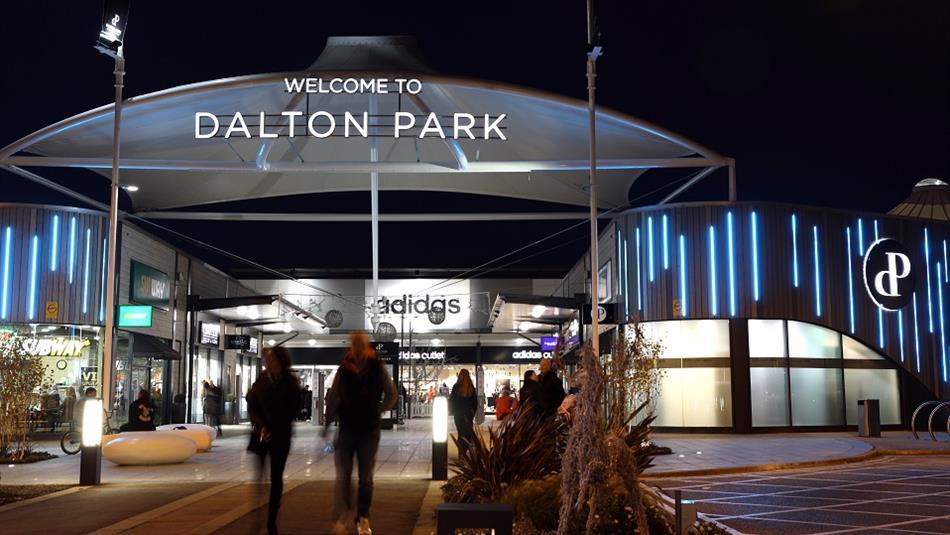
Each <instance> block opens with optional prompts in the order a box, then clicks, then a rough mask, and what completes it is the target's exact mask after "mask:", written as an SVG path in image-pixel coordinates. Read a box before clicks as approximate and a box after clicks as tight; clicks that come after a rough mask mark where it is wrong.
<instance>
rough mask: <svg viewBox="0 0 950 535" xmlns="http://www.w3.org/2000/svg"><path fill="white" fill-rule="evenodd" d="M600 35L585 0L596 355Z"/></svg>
mask: <svg viewBox="0 0 950 535" xmlns="http://www.w3.org/2000/svg"><path fill="white" fill-rule="evenodd" d="M599 41H600V35H599V33H598V31H597V21H596V17H595V15H594V0H587V49H588V50H587V112H588V116H589V122H590V310H591V313H590V316H591V322H590V323H591V325H590V330H591V349H593V351H594V355H595V356H599V355H600V318H598V313H597V304H598V302H599V301H600V298H599V288H598V282H599V281H598V280H597V278H598V268H599V267H600V266H599V265H598V264H599V260H598V256H599V254H598V251H597V238H598V236H597V135H596V124H597V110H596V107H595V105H594V93H595V90H596V79H597V58H598V57H600V55H601V53H602V52H603V48H601V46H600V45H598V44H597V43H598V42H599Z"/></svg>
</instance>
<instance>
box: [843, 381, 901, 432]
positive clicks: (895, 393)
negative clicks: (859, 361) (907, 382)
mask: <svg viewBox="0 0 950 535" xmlns="http://www.w3.org/2000/svg"><path fill="white" fill-rule="evenodd" d="M899 392H900V390H899V387H898V377H897V370H879V369H850V368H849V369H845V370H844V393H845V410H846V412H847V417H848V425H857V424H858V400H859V399H877V400H880V402H881V424H882V425H889V424H897V425H899V424H900V423H901V405H900V395H899Z"/></svg>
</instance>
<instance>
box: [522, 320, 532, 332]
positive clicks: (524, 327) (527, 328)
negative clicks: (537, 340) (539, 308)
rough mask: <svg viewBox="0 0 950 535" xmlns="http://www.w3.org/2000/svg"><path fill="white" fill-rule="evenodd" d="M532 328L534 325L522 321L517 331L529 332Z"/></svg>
mask: <svg viewBox="0 0 950 535" xmlns="http://www.w3.org/2000/svg"><path fill="white" fill-rule="evenodd" d="M532 327H534V324H533V323H531V322H530V321H522V322H521V325H518V330H519V331H530V330H531V328H532Z"/></svg>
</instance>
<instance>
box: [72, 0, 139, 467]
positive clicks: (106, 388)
mask: <svg viewBox="0 0 950 535" xmlns="http://www.w3.org/2000/svg"><path fill="white" fill-rule="evenodd" d="M129 4H130V2H129V0H105V2H103V7H102V29H101V31H100V32H99V38H98V39H97V40H96V50H98V51H99V52H102V53H103V54H105V55H107V56H110V57H112V58H114V59H115V113H114V122H113V126H112V189H111V191H110V194H109V241H108V247H109V252H108V258H109V266H108V272H107V275H106V306H105V312H106V325H105V333H104V336H103V337H102V339H103V340H104V342H105V343H104V350H103V354H102V368H101V370H100V371H101V373H100V374H99V376H100V377H101V378H102V400H103V404H104V405H105V406H110V405H111V403H112V364H113V361H114V353H115V274H116V247H115V244H116V235H117V234H118V224H119V125H120V123H121V120H122V86H123V84H124V79H125V57H124V56H123V55H122V46H123V43H124V42H125V30H126V25H127V24H128V18H129ZM100 410H101V409H100ZM83 431H84V437H83V449H82V456H83V459H86V458H87V456H93V455H94V456H95V461H94V462H93V461H90V463H88V464H90V465H91V464H93V463H94V464H95V465H96V469H95V470H86V469H83V470H82V471H81V472H80V484H83V485H98V484H99V481H100V473H99V469H98V468H99V466H100V464H101V462H102V458H101V447H102V446H101V444H100V443H99V441H96V440H90V441H88V442H89V446H87V445H86V444H87V441H86V440H85V429H84V430H83ZM96 432H97V433H100V434H101V432H102V426H101V425H100V426H99V428H98V429H97V430H96ZM92 450H95V451H92ZM86 465H87V463H86V462H85V460H84V461H83V462H82V466H83V467H84V468H85V467H86Z"/></svg>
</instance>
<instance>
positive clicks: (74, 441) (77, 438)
mask: <svg viewBox="0 0 950 535" xmlns="http://www.w3.org/2000/svg"><path fill="white" fill-rule="evenodd" d="M103 413H104V415H105V418H104V419H103V421H102V434H103V435H112V434H114V433H115V432H116V430H115V429H114V428H113V427H112V424H110V423H109V421H110V420H111V419H112V413H111V412H105V411H103ZM59 447H60V448H62V450H63V453H65V454H66V455H75V454H77V453H79V450H80V449H82V430H80V429H70V430H69V431H66V432H65V433H63V436H62V438H60V439H59Z"/></svg>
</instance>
